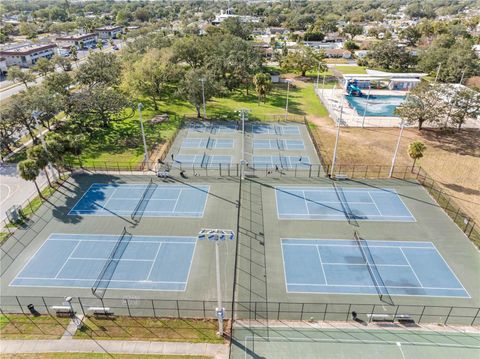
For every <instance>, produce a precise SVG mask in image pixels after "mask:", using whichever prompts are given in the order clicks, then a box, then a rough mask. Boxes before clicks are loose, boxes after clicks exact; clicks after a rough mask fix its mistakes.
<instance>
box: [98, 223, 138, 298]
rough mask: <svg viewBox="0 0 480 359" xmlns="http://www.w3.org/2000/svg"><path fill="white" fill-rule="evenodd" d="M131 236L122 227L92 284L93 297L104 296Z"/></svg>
mask: <svg viewBox="0 0 480 359" xmlns="http://www.w3.org/2000/svg"><path fill="white" fill-rule="evenodd" d="M131 238H132V235H131V234H130V233H128V232H127V229H126V228H125V227H124V228H123V231H122V233H121V235H120V237H119V239H118V240H117V242H116V243H115V246H114V247H113V249H112V251H111V252H110V255H109V256H108V259H107V261H106V262H105V265H104V266H103V268H102V270H101V271H100V274H99V275H98V277H97V280H96V281H95V283H94V284H93V286H92V294H93V295H94V296H95V297H97V298H99V299H103V297H104V296H105V292H106V291H107V288H108V286H109V284H110V281H111V279H112V277H113V274H114V273H115V270H116V269H117V265H118V262H119V261H120V258H122V256H123V253H124V252H125V249H127V246H128V243H130V239H131Z"/></svg>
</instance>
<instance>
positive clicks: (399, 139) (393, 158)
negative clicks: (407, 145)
mask: <svg viewBox="0 0 480 359" xmlns="http://www.w3.org/2000/svg"><path fill="white" fill-rule="evenodd" d="M404 127H405V121H404V120H403V118H402V121H401V122H400V133H399V134H398V140H397V145H396V146H395V152H394V153H393V157H392V166H391V167H390V173H389V174H388V177H389V178H391V177H392V175H393V169H394V168H395V161H396V160H397V154H398V148H399V147H400V142H401V141H402V134H403V128H404Z"/></svg>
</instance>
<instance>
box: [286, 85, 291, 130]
mask: <svg viewBox="0 0 480 359" xmlns="http://www.w3.org/2000/svg"><path fill="white" fill-rule="evenodd" d="M286 81H287V101H286V103H285V121H287V120H288V94H289V92H290V82H292V80H289V79H287V80H286Z"/></svg>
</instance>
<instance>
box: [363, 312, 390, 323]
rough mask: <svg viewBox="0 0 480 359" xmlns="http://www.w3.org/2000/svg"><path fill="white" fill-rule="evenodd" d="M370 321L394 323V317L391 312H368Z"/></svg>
mask: <svg viewBox="0 0 480 359" xmlns="http://www.w3.org/2000/svg"><path fill="white" fill-rule="evenodd" d="M367 317H368V319H369V321H370V322H389V323H393V321H394V318H393V316H392V315H390V314H367Z"/></svg>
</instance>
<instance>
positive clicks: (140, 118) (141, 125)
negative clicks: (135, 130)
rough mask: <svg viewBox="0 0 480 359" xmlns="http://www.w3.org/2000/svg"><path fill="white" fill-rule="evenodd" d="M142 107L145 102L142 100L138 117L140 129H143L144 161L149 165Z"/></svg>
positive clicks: (139, 104)
mask: <svg viewBox="0 0 480 359" xmlns="http://www.w3.org/2000/svg"><path fill="white" fill-rule="evenodd" d="M142 108H143V104H142V103H141V102H139V103H138V118H139V120H140V130H141V131H142V140H143V163H144V164H145V165H147V167H148V149H147V141H146V139H145V130H144V129H143V119H142Z"/></svg>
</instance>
